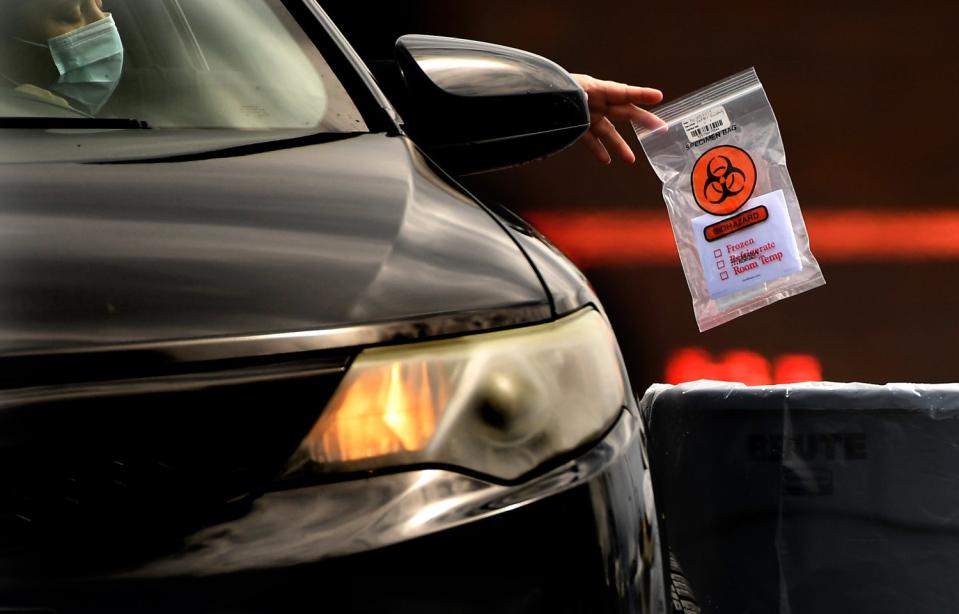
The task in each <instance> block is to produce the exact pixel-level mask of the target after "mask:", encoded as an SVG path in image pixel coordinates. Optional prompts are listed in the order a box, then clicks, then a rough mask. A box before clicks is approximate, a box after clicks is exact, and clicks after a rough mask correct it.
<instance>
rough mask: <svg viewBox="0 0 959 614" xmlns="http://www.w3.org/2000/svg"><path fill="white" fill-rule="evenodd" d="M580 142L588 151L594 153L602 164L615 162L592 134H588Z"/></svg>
mask: <svg viewBox="0 0 959 614" xmlns="http://www.w3.org/2000/svg"><path fill="white" fill-rule="evenodd" d="M580 140H581V141H582V142H583V145H585V146H586V148H587V149H589V150H590V151H591V152H593V155H594V156H596V159H597V160H599V161H600V162H601V163H603V164H609V163H610V162H612V161H613V159H612V157H610V155H609V152H608V151H606V148H605V147H603V144H602V143H600V141H599V139H598V138H596V137H595V136H593V133H592V132H587V133H586V134H584V135H583V137H582V138H581V139H580Z"/></svg>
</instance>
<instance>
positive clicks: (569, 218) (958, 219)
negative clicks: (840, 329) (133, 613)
mask: <svg viewBox="0 0 959 614" xmlns="http://www.w3.org/2000/svg"><path fill="white" fill-rule="evenodd" d="M583 209H584V208H582V207H581V208H580V210H581V211H582V210H583ZM525 217H526V218H527V219H529V220H530V221H531V222H532V223H533V224H534V225H535V226H536V227H537V228H538V229H539V230H540V232H542V233H543V234H544V235H546V236H547V237H549V238H550V239H551V240H552V241H553V242H554V243H556V245H557V246H559V248H560V249H562V250H563V251H564V252H566V254H568V255H569V257H570V258H571V259H572V260H573V262H575V263H576V264H578V265H579V266H581V267H595V266H610V265H624V264H631V265H639V266H662V265H671V266H675V265H676V264H678V263H679V257H678V255H677V251H676V242H675V240H674V239H673V232H672V228H671V227H670V225H669V218H668V217H667V215H666V212H665V211H661V210H636V209H635V208H634V209H623V210H593V211H588V210H587V211H584V212H577V213H562V212H556V211H531V212H527V213H526V214H525ZM804 217H805V220H806V226H807V227H808V229H809V241H810V244H811V246H812V251H813V254H815V255H816V257H817V258H818V259H819V260H821V261H827V262H917V261H920V262H921V261H930V260H938V261H952V260H959V241H956V240H955V238H956V237H957V236H959V212H957V211H955V210H943V209H939V210H936V209H928V210H925V211H923V210H918V211H917V210H911V211H906V212H900V211H869V210H862V209H830V210H828V211H825V210H815V209H810V210H807V211H806V212H805V214H804ZM904 232H906V233H908V236H909V240H908V241H899V240H895V237H899V236H902V234H903V233H904Z"/></svg>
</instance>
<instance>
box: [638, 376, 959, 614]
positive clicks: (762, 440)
mask: <svg viewBox="0 0 959 614" xmlns="http://www.w3.org/2000/svg"><path fill="white" fill-rule="evenodd" d="M642 408H643V412H644V416H645V419H646V422H647V428H648V439H649V454H650V465H651V473H652V476H653V486H654V490H655V492H656V499H657V506H658V509H659V513H660V517H661V523H662V524H661V526H662V527H664V528H665V532H666V535H665V537H666V539H665V541H666V543H667V545H668V548H669V549H670V550H671V551H672V553H673V555H674V556H675V558H676V559H677V560H678V562H679V564H680V565H681V566H682V568H683V571H684V572H685V575H686V577H687V578H688V580H689V583H690V585H691V587H692V591H693V593H694V594H695V596H696V598H697V600H698V602H699V605H700V607H701V608H702V611H703V612H724V613H727V612H728V613H735V614H742V613H756V614H768V613H770V612H791V613H793V614H806V613H815V614H824V613H828V612H844V613H845V612H869V613H881V612H890V613H892V612H895V613H897V614H898V613H902V612H909V613H927V612H928V613H933V612H935V613H940V612H957V611H959V420H956V419H955V418H957V417H959V385H936V386H914V385H905V384H890V385H887V386H871V385H864V384H830V383H815V384H802V385H790V386H769V387H746V386H743V385H741V384H727V383H721V382H696V383H692V384H685V385H682V386H675V387H673V386H654V387H653V388H651V389H650V390H649V391H648V392H647V393H646V396H645V397H644V399H643V403H642Z"/></svg>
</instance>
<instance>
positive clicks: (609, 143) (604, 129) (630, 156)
mask: <svg viewBox="0 0 959 614" xmlns="http://www.w3.org/2000/svg"><path fill="white" fill-rule="evenodd" d="M592 120H593V123H592V126H591V127H590V129H589V130H590V132H591V133H592V135H593V136H594V137H596V138H598V139H599V141H600V143H601V144H602V145H603V147H604V148H605V149H606V150H607V152H611V153H614V154H616V155H617V156H619V158H620V159H621V160H622V161H623V162H626V163H627V164H632V163H633V162H635V161H636V155H635V154H634V153H633V150H632V149H631V148H630V147H629V144H628V143H626V140H625V139H624V138H623V137H622V135H621V134H620V133H619V132H618V131H617V130H616V126H614V125H613V123H612V122H611V121H609V119H607V118H606V117H603V116H602V115H599V114H595V115H594V117H593V118H592Z"/></svg>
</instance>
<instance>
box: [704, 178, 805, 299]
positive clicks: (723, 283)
mask: <svg viewBox="0 0 959 614" xmlns="http://www.w3.org/2000/svg"><path fill="white" fill-rule="evenodd" d="M692 223H693V232H694V233H695V237H696V247H697V249H698V250H699V259H700V262H701V263H702V265H703V273H704V277H705V279H706V287H707V289H708V290H709V295H710V296H711V297H713V298H718V297H720V296H724V295H727V294H730V293H732V292H740V291H742V290H748V289H750V288H753V287H755V286H758V285H761V284H764V283H766V282H769V281H772V280H774V279H779V278H780V277H785V276H787V275H792V274H793V273H798V272H799V271H801V270H802V262H801V261H800V259H799V249H798V248H797V246H796V235H795V233H794V232H793V229H792V223H791V222H790V220H789V211H788V210H787V209H786V198H785V196H784V195H783V191H782V190H776V191H775V192H770V193H769V194H764V195H762V196H758V197H756V198H753V199H751V200H750V201H749V202H747V203H746V204H745V205H744V206H743V208H742V209H741V210H740V211H739V212H737V213H736V215H733V216H729V217H718V216H715V215H708V214H707V215H701V216H699V217H697V218H693V220H692Z"/></svg>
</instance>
